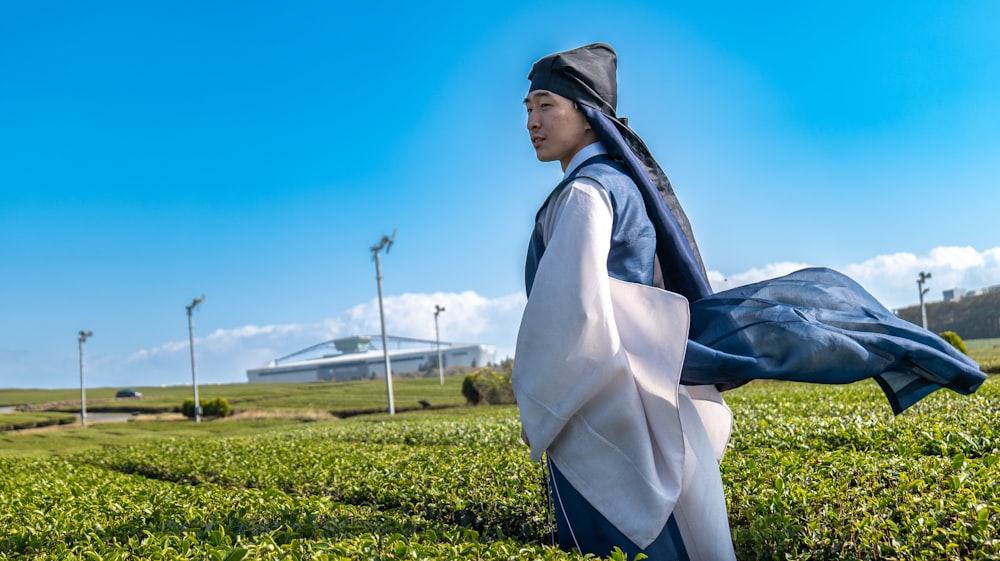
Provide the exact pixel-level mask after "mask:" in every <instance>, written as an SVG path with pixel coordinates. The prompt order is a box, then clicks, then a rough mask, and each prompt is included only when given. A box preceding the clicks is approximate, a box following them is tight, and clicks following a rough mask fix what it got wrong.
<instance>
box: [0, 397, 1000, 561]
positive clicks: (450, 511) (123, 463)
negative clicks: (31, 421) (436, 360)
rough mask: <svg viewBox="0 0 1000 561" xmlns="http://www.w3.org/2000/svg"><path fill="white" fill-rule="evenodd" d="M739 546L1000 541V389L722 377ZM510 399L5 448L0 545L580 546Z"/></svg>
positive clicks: (822, 548) (799, 550) (179, 549)
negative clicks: (730, 416)
mask: <svg viewBox="0 0 1000 561" xmlns="http://www.w3.org/2000/svg"><path fill="white" fill-rule="evenodd" d="M725 396H726V399H727V401H728V403H729V404H730V406H731V407H732V409H733V411H734V416H735V423H736V426H735V430H734V433H733V438H732V441H731V443H730V446H729V449H728V450H727V452H726V455H725V457H724V458H723V462H722V476H723V479H724V482H725V489H726V498H727V502H728V508H729V517H730V521H731V527H732V531H733V541H734V545H735V548H736V552H737V555H738V557H739V558H740V559H741V560H744V561H746V560H806V559H810V560H816V559H829V560H833V559H852V560H869V559H870V560H874V559H896V560H900V561H904V560H905V561H918V560H919V561H924V560H938V559H945V560H959V559H961V560H976V561H979V560H988V559H997V558H1000V501H998V497H997V489H1000V448H998V446H1000V445H998V443H1000V439H998V436H1000V435H998V431H1000V428H998V427H997V426H996V419H997V418H998V417H1000V396H998V390H997V389H996V383H995V382H994V379H992V378H991V379H989V380H987V382H986V383H985V384H984V385H983V387H982V388H981V389H980V390H979V391H978V392H977V393H976V394H974V395H972V396H958V395H956V394H953V393H951V392H947V391H939V392H936V393H934V394H932V395H931V396H930V397H928V398H926V399H924V400H923V401H921V402H920V403H918V404H917V405H915V406H914V407H912V408H911V409H909V410H907V411H906V412H904V413H903V414H902V415H899V416H896V417H894V416H892V413H891V410H890V408H889V406H888V404H887V403H886V401H885V398H884V396H883V395H882V394H881V392H880V390H879V389H878V386H877V385H876V384H874V383H871V384H869V383H859V384H853V385H850V386H814V385H806V384H789V383H777V382H762V383H752V384H749V385H747V386H744V387H742V388H740V389H738V390H734V391H732V392H728V393H726V394H725ZM518 434H519V422H518V418H517V409H516V408H515V407H509V406H503V407H489V408H480V407H469V408H459V409H455V410H452V411H445V410H441V411H431V412H427V413H421V414H414V415H401V414H398V415H396V416H393V417H389V416H378V417H353V418H351V419H347V420H343V421H336V422H328V423H313V424H310V425H304V426H302V427H297V428H294V429H282V430H281V431H276V432H271V433H267V434H258V435H253V436H237V437H225V438H191V439H179V438H169V439H160V440H149V441H144V442H141V443H136V442H134V441H133V442H129V443H125V444H122V445H118V446H108V447H103V448H95V449H92V450H90V451H88V452H85V453H81V454H77V455H73V456H69V457H67V458H48V459H42V460H34V459H26V458H2V457H0V559H72V560H76V559H88V560H89V559H218V560H223V559H228V560H231V561H236V560H240V559H316V560H346V559H378V560H389V559H397V560H398V559H403V558H406V559H451V560H469V561H471V560H480V561H493V560H500V559H504V560H506V559H549V560H566V559H579V557H578V556H574V555H571V554H568V553H564V552H561V551H558V550H557V549H556V548H553V547H551V546H548V545H544V544H546V543H548V539H549V524H548V519H549V515H548V512H547V506H546V496H545V488H544V478H543V473H542V470H541V466H540V465H538V464H533V463H531V462H530V461H529V459H528V455H527V450H526V448H525V447H524V446H523V444H521V443H520V440H519V437H518Z"/></svg>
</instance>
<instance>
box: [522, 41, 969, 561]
mask: <svg viewBox="0 0 1000 561" xmlns="http://www.w3.org/2000/svg"><path fill="white" fill-rule="evenodd" d="M616 72H617V58H616V55H615V53H614V51H613V50H612V49H611V47H609V46H608V45H604V44H592V45H587V46H584V47H580V48H578V49H573V50H570V51H565V52H562V53H556V54H554V55H550V56H547V57H544V58H542V59H541V60H539V61H538V62H536V63H535V65H534V66H533V68H532V70H531V73H530V74H529V76H528V78H529V80H531V86H530V87H529V90H528V95H527V96H526V97H525V100H524V103H525V107H526V109H527V110H528V123H527V125H528V131H529V135H530V138H531V142H532V145H533V146H534V147H535V151H536V155H537V156H538V159H539V160H541V161H559V163H560V164H561V165H562V167H563V171H564V176H563V180H562V181H561V182H560V183H559V184H558V185H557V186H556V188H555V189H554V190H553V191H552V193H551V194H550V195H549V197H548V198H547V199H546V201H545V202H544V204H543V205H542V207H541V209H540V210H539V211H538V214H537V216H536V221H535V229H534V232H533V233H532V236H531V242H530V245H529V248H528V258H527V263H526V267H525V285H526V287H527V291H528V302H527V305H526V306H525V310H524V315H523V317H522V321H521V327H520V330H519V332H518V339H517V349H516V360H515V363H514V375H513V382H514V392H515V395H516V397H517V401H518V407H519V408H520V414H521V423H522V427H523V436H524V438H525V441H526V442H527V443H528V444H529V446H530V447H531V457H532V459H533V460H535V461H539V460H541V458H542V455H543V454H545V455H546V456H547V460H548V467H549V470H550V472H551V478H550V489H551V494H552V497H553V499H554V503H555V511H556V521H557V524H558V527H559V542H560V546H561V547H563V548H565V549H570V548H573V547H575V548H578V549H579V550H580V551H581V552H582V553H595V554H597V555H607V553H608V552H609V551H611V550H612V549H613V548H614V547H616V546H617V547H620V548H621V549H622V550H624V551H625V552H626V553H627V554H628V555H629V556H630V557H631V556H634V555H635V554H636V553H639V552H643V553H646V554H647V555H648V556H649V557H650V558H652V559H656V560H662V559H696V560H714V559H735V555H734V552H733V545H732V539H731V536H730V532H729V526H728V521H727V517H726V505H725V497H724V495H723V490H722V482H721V476H720V474H719V470H718V461H720V460H721V458H722V454H723V452H724V451H725V447H726V444H727V441H728V438H729V433H730V430H731V427H732V416H731V413H730V411H729V409H728V407H726V405H725V403H724V401H723V400H722V397H721V395H720V394H719V391H718V390H717V387H720V388H730V387H735V386H738V385H740V384H742V383H745V382H746V381H748V380H753V379H782V380H793V381H801V382H816V383H837V384H841V383H851V382H855V381H858V380H862V379H867V378H873V379H875V380H876V381H877V382H878V383H879V385H880V386H881V387H882V389H883V391H884V393H885V395H886V397H887V398H888V400H889V403H890V405H891V406H892V409H893V411H894V412H895V413H897V414H898V413H901V412H902V411H903V410H905V409H906V408H907V407H909V406H911V405H913V404H914V403H916V402H917V401H919V400H920V399H922V398H923V397H924V396H926V395H928V394H930V393H931V392H932V391H934V390H936V389H938V388H941V387H947V388H950V389H952V390H954V391H956V392H959V393H962V394H968V393H971V392H974V391H975V390H976V389H977V388H978V387H979V386H980V385H981V384H982V382H983V381H984V380H985V374H983V373H982V372H981V371H980V369H979V366H978V365H977V364H976V363H975V362H974V361H972V360H970V359H969V358H968V357H966V356H964V355H963V354H962V353H960V352H958V351H956V350H955V349H954V348H953V347H951V346H950V345H949V344H948V343H946V342H945V341H943V340H942V339H941V338H940V337H938V336H937V335H935V334H933V333H931V332H929V331H927V330H926V329H923V328H920V327H918V326H915V325H913V324H910V323H908V322H905V321H903V320H900V319H899V318H897V317H896V316H895V315H893V314H892V313H891V312H890V311H888V310H887V309H885V307H883V306H882V305H881V304H879V303H878V301H876V300H875V299H874V298H873V297H872V296H871V295H870V294H868V293H867V292H865V290H864V289H863V288H862V287H861V286H860V285H858V284H857V283H856V282H854V281H852V280H851V279H849V278H847V277H845V276H844V275H841V274H840V273H837V272H836V271H832V270H829V269H804V270H802V271H797V272H795V273H792V274H790V275H786V276H785V277H781V278H777V279H767V280H765V281H761V282H758V283H755V284H752V285H747V286H743V287H738V288H735V289H732V290H728V291H726V292H723V293H719V294H712V291H711V288H710V286H709V284H708V280H707V275H706V274H705V271H704V266H703V265H702V263H701V257H700V255H699V253H698V248H697V245H696V244H695V242H694V237H693V235H692V233H691V228H690V225H689V224H688V222H687V219H686V217H685V215H684V211H683V210H682V209H681V207H680V204H679V203H678V202H677V199H676V197H675V196H674V193H673V190H672V188H671V186H670V182H669V180H667V177H666V175H665V174H664V173H663V170H662V169H661V168H660V166H659V164H657V163H656V160H655V159H654V158H653V157H652V155H651V154H650V153H649V150H648V149H647V148H646V146H645V144H644V143H643V142H642V140H641V139H640V138H639V137H638V136H637V135H636V134H635V133H634V132H633V131H632V130H631V129H630V128H629V127H628V126H627V124H626V122H625V120H624V119H621V118H618V117H617V115H616V110H617V81H616V80H617V79H616ZM689 302H690V304H689Z"/></svg>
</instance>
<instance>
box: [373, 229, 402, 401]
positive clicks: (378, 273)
mask: <svg viewBox="0 0 1000 561" xmlns="http://www.w3.org/2000/svg"><path fill="white" fill-rule="evenodd" d="M394 239H396V230H393V231H392V237H389V236H382V239H381V240H379V242H378V244H376V245H373V246H372V247H371V250H372V254H373V255H374V256H375V279H376V280H377V281H378V318H379V321H380V322H381V323H382V356H383V357H385V391H386V393H387V394H388V396H389V414H390V415H395V414H396V406H395V405H394V404H393V402H392V367H391V366H390V365H389V343H388V341H387V339H386V336H385V312H384V311H383V309H382V262H381V261H380V260H379V257H378V252H379V251H381V250H382V248H383V247H384V248H385V253H386V255H388V254H389V248H390V247H392V240H394Z"/></svg>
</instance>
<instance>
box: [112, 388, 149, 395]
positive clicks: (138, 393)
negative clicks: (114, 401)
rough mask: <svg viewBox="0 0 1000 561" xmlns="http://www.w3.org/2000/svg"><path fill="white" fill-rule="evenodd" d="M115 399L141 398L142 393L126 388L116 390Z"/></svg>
mask: <svg viewBox="0 0 1000 561" xmlns="http://www.w3.org/2000/svg"><path fill="white" fill-rule="evenodd" d="M115 397H142V392H140V391H136V390H133V389H131V388H127V389H124V390H118V393H116V394H115Z"/></svg>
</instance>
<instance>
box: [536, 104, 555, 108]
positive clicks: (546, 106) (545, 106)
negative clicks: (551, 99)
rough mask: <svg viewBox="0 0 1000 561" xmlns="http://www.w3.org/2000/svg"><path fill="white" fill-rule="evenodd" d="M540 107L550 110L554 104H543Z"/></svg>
mask: <svg viewBox="0 0 1000 561" xmlns="http://www.w3.org/2000/svg"><path fill="white" fill-rule="evenodd" d="M539 107H541V108H542V109H548V108H549V107H552V104H551V103H542V104H541V105H539Z"/></svg>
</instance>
